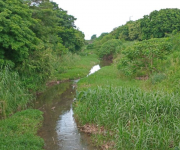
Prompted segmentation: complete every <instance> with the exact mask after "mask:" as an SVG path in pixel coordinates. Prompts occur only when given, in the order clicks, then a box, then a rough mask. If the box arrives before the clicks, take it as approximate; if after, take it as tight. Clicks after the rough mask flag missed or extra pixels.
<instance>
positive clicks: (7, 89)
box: [0, 67, 32, 117]
mask: <svg viewBox="0 0 180 150" xmlns="http://www.w3.org/2000/svg"><path fill="white" fill-rule="evenodd" d="M31 99H32V95H30V94H29V93H28V91H27V90H26V89H25V88H24V87H23V86H22V83H21V80H20V79H19V75H18V73H17V72H12V71H10V69H9V68H8V67H5V68H4V69H1V70H0V116H4V117H6V116H7V115H9V114H12V113H14V112H15V111H18V110H22V109H25V108H26V107H27V103H28V102H30V100H31Z"/></svg>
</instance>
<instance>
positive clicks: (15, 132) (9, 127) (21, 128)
mask: <svg viewBox="0 0 180 150" xmlns="http://www.w3.org/2000/svg"><path fill="white" fill-rule="evenodd" d="M66 59H67V58H65V59H64V62H63V61H62V62H61V65H62V67H61V69H62V70H63V71H62V70H61V69H60V70H59V71H57V74H55V75H54V76H53V77H51V79H52V80H54V79H55V80H56V82H55V83H56V84H61V83H60V82H63V81H65V80H71V79H75V78H80V77H82V76H85V75H87V74H88V72H89V70H90V68H91V67H92V66H93V65H94V64H97V63H98V62H99V60H98V57H97V56H96V55H88V56H79V55H76V56H72V55H71V59H70V60H71V62H68V60H67V61H66ZM63 63H64V66H63ZM76 68H77V70H76ZM8 74H10V72H9V73H8ZM8 74H5V75H4V77H5V78H4V80H1V83H2V84H3V85H1V88H3V90H5V91H6V92H2V93H0V94H1V95H0V96H1V98H2V101H0V102H2V103H0V115H1V116H2V117H3V118H4V119H3V120H0V141H2V142H0V148H1V149H6V150H8V149H9V150H10V149H15V150H16V149H17V150H24V149H38V150H39V149H43V145H44V143H43V140H42V139H41V138H40V137H37V135H36V133H37V131H38V129H39V127H40V126H41V124H42V119H43V118H42V112H41V111H39V110H36V109H31V110H28V109H27V104H28V105H29V106H31V108H33V106H32V105H31V104H32V102H33V101H32V99H34V98H35V97H33V96H32V95H31V94H29V92H28V91H26V90H25V89H24V87H23V86H22V83H21V81H20V80H19V77H18V75H16V74H15V75H14V76H9V78H8ZM12 74H14V73H12ZM10 79H12V80H10ZM5 81H8V82H7V83H8V84H4V83H6V82H5ZM57 81H59V82H57ZM6 86H7V87H6ZM22 89H23V90H22ZM22 95H23V96H22ZM50 95H52V93H50ZM52 96H54V95H52ZM17 111H19V112H17ZM16 112H17V113H16ZM5 118H6V119H5ZM27 136H29V138H26V139H24V138H25V137H27ZM17 137H18V138H17ZM9 142H10V143H12V144H8V143H9ZM22 143H24V145H23V144H22ZM12 145H14V148H12Z"/></svg>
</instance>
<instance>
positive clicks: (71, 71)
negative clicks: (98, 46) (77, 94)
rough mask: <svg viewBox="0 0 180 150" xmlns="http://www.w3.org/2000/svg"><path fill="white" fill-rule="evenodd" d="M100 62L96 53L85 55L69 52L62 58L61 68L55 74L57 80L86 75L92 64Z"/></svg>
mask: <svg viewBox="0 0 180 150" xmlns="http://www.w3.org/2000/svg"><path fill="white" fill-rule="evenodd" d="M97 63H99V60H98V57H97V55H95V54H87V55H85V56H81V55H77V54H71V53H68V54H66V55H64V56H62V58H61V62H60V66H61V67H60V68H59V69H58V72H57V74H56V75H55V76H56V78H57V80H73V79H79V78H81V77H84V76H86V75H87V74H88V72H89V70H90V69H91V67H92V66H94V65H95V64H97Z"/></svg>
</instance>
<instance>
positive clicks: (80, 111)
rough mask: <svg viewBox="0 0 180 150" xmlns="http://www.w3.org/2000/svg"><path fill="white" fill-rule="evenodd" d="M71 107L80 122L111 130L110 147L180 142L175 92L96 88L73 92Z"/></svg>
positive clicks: (137, 149) (146, 148)
mask: <svg viewBox="0 0 180 150" xmlns="http://www.w3.org/2000/svg"><path fill="white" fill-rule="evenodd" d="M74 106H76V107H75V108H74V112H75V115H76V117H77V119H78V120H79V121H80V122H81V123H82V124H86V123H93V124H97V125H99V126H103V127H105V129H106V130H107V131H110V132H111V136H108V134H107V136H108V140H110V141H114V143H115V146H114V149H122V150H151V149H152V150H169V149H175V148H177V149H178V146H179V142H180V111H179V110H180V101H179V95H178V94H168V93H164V92H144V91H142V90H140V89H138V88H131V87H111V86H108V87H103V88H101V87H98V88H96V89H93V90H91V89H89V90H87V91H82V92H79V93H77V100H76V102H75V105H74Z"/></svg>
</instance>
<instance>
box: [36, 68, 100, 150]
mask: <svg viewBox="0 0 180 150" xmlns="http://www.w3.org/2000/svg"><path fill="white" fill-rule="evenodd" d="M99 69H100V66H99V65H96V66H94V67H93V68H92V69H91V70H90V73H89V75H90V74H93V73H94V72H95V71H98V70H99ZM89 75H88V76H89ZM78 81H79V80H74V81H69V82H65V83H59V84H58V82H57V84H55V85H53V86H51V87H49V88H48V89H47V90H46V91H45V92H44V93H42V94H40V95H39V96H38V98H37V100H36V102H35V108H36V109H39V110H41V111H43V112H44V121H43V125H42V127H41V128H40V130H39V131H38V135H39V136H41V137H42V138H43V139H44V141H45V147H44V148H45V149H46V150H96V149H97V148H95V147H93V146H92V143H91V142H90V139H89V136H88V135H86V134H84V133H82V132H80V131H79V130H78V128H77V124H76V122H75V120H74V118H73V109H72V103H73V100H74V98H75V94H76V88H75V87H76V83H77V82H78Z"/></svg>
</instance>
